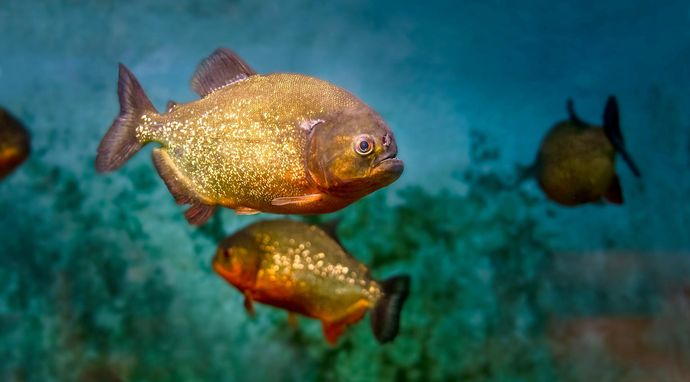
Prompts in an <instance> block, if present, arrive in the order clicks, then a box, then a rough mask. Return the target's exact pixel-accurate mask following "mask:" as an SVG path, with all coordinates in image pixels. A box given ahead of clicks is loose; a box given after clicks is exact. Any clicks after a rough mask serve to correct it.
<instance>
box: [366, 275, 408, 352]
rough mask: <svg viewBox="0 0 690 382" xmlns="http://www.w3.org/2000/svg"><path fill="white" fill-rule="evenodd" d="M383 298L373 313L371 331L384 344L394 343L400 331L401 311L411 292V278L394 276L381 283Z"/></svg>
mask: <svg viewBox="0 0 690 382" xmlns="http://www.w3.org/2000/svg"><path fill="white" fill-rule="evenodd" d="M381 287H382V289H383V297H381V298H380V299H379V302H378V303H377V304H376V306H375V307H374V310H373V311H372V312H371V330H372V332H374V336H375V337H376V339H377V340H378V341H379V342H380V343H382V344H384V343H386V342H390V341H393V339H395V336H397V335H398V330H399V329H400V311H401V310H402V307H403V304H404V303H405V300H406V299H407V295H408V294H409V290H410V276H407V275H402V276H394V277H391V278H389V279H388V280H385V281H383V282H382V283H381Z"/></svg>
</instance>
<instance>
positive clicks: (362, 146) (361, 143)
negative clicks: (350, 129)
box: [355, 135, 374, 155]
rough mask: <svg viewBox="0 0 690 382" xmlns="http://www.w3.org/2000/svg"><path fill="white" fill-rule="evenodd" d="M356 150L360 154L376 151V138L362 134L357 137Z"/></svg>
mask: <svg viewBox="0 0 690 382" xmlns="http://www.w3.org/2000/svg"><path fill="white" fill-rule="evenodd" d="M355 151H356V152H357V154H359V155H369V154H371V152H372V151H374V140H373V139H371V137H370V136H368V135H360V136H359V137H357V139H355Z"/></svg>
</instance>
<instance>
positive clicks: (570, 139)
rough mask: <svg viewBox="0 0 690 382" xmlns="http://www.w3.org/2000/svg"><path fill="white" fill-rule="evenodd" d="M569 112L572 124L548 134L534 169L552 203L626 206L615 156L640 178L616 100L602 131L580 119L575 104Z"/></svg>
mask: <svg viewBox="0 0 690 382" xmlns="http://www.w3.org/2000/svg"><path fill="white" fill-rule="evenodd" d="M567 109H568V114H569V118H568V119H567V120H565V121H562V122H559V123H557V124H556V125H555V126H554V127H553V128H552V129H551V131H549V133H548V134H547V135H546V137H545V138H544V140H543V141H542V143H541V147H540V148H539V154H538V156H537V160H536V162H535V164H534V165H533V166H532V168H531V170H532V172H533V174H534V175H535V176H536V178H537V180H538V182H539V186H540V187H541V189H542V190H543V191H544V193H545V194H546V195H547V196H548V197H549V198H550V199H552V200H553V201H555V202H557V203H560V204H563V205H567V206H575V205H580V204H585V203H592V202H601V201H603V200H607V201H609V202H611V203H614V204H622V203H623V192H622V189H621V185H620V180H619V179H618V175H617V174H616V169H615V159H616V153H618V154H620V155H621V156H622V157H623V159H624V160H625V162H626V163H627V164H628V166H629V167H630V169H631V170H632V172H633V174H634V175H635V176H637V177H639V176H640V170H639V169H638V167H637V165H636V164H635V162H634V161H633V160H632V158H631V157H630V155H629V154H628V151H627V150H626V148H625V142H624V140H623V134H622V133H621V129H620V118H619V113H618V103H617V101H616V98H615V97H614V96H610V97H609V99H608V101H607V102H606V107H605V110H604V125H603V127H600V126H596V125H593V124H589V123H587V122H584V121H583V120H582V119H580V118H579V117H578V116H577V114H576V113H575V108H574V106H573V101H572V100H571V99H569V100H568V102H567Z"/></svg>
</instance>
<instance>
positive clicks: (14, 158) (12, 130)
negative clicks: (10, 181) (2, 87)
mask: <svg viewBox="0 0 690 382" xmlns="http://www.w3.org/2000/svg"><path fill="white" fill-rule="evenodd" d="M30 151H31V139H30V137H29V132H28V131H27V130H26V128H25V127H24V125H23V124H22V123H21V122H20V121H19V120H18V119H17V118H15V117H14V116H12V115H11V114H10V113H9V112H7V111H6V110H4V109H2V108H0V179H2V178H4V177H6V176H7V175H9V174H10V173H11V172H12V171H14V170H15V169H16V168H17V167H19V165H21V164H22V163H24V161H25V160H26V158H28V157H29V153H30Z"/></svg>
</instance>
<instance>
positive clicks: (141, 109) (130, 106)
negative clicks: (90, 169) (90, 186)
mask: <svg viewBox="0 0 690 382" xmlns="http://www.w3.org/2000/svg"><path fill="white" fill-rule="evenodd" d="M117 95H118V97H119V98H120V114H119V115H118V116H117V118H115V120H114V121H113V124H112V126H110V129H109V130H108V132H107V133H106V134H105V136H104V137H103V140H102V141H101V144H100V145H99V146H98V154H97V155H96V170H97V171H98V172H107V171H113V170H116V169H117V168H119V167H120V166H122V165H123V164H124V163H125V162H127V160H128V159H129V158H131V157H132V156H133V155H134V154H136V153H137V151H139V150H140V149H141V147H142V145H141V143H139V141H138V140H137V136H136V128H137V126H138V125H139V124H140V123H141V117H142V116H143V115H144V114H147V113H157V111H156V109H155V108H154V107H153V105H152V104H151V101H149V99H148V97H146V94H145V93H144V89H142V88H141V85H140V84H139V81H137V79H136V77H134V74H132V72H130V71H129V69H127V68H126V67H125V66H124V65H122V64H120V78H119V81H118V83H117Z"/></svg>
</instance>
